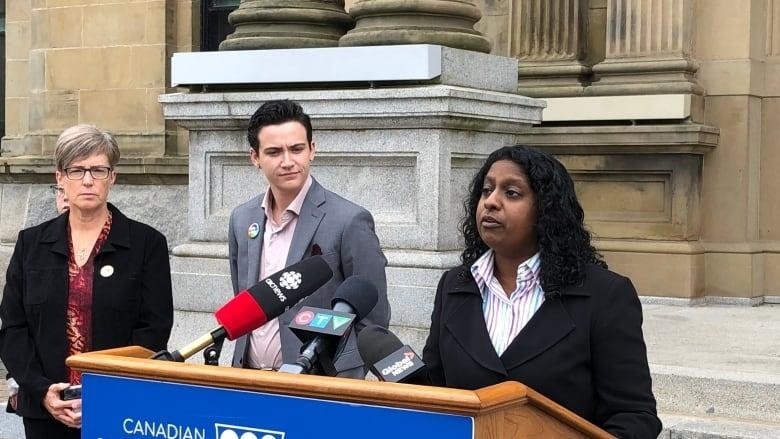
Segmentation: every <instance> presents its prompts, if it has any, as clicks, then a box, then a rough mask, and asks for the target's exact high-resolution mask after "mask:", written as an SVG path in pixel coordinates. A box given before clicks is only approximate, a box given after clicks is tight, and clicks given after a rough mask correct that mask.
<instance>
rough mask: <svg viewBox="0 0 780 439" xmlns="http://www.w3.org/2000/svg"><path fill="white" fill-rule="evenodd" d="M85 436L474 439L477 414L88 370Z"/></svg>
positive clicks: (103, 438) (99, 438)
mask: <svg viewBox="0 0 780 439" xmlns="http://www.w3.org/2000/svg"><path fill="white" fill-rule="evenodd" d="M82 398H83V400H82V403H83V418H82V419H83V423H82V433H81V437H82V438H84V439H114V438H134V439H140V438H157V439H329V438H336V439H352V438H354V439H358V438H359V439H365V438H369V439H399V438H414V437H430V438H439V437H440V438H447V439H472V438H473V437H474V422H473V420H472V418H470V417H467V416H459V415H448V414H441V413H431V412H423V411H417V410H409V409H399V408H389V407H381V406H374V405H365V404H353V403H344V402H337V401H328V400H322V399H311V398H303V397H294V396H284V395H273V394H268V393H257V392H250V391H243V390H232V389H223V388H214V387H205V386H196V385H189V384H176V383H168V382H160V381H150V380H140V379H134V378H123V377H114V376H107V375H95V374H84V376H83V391H82Z"/></svg>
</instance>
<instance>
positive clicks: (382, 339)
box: [358, 325, 431, 385]
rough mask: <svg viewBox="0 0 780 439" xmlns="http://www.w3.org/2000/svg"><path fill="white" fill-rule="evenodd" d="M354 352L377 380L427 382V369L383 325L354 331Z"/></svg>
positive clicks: (425, 383)
mask: <svg viewBox="0 0 780 439" xmlns="http://www.w3.org/2000/svg"><path fill="white" fill-rule="evenodd" d="M358 352H360V356H361V357H363V362H364V363H366V364H368V365H369V367H370V369H371V373H373V374H374V375H376V377H377V378H378V379H379V380H380V381H388V382H391V383H406V384H423V385H429V384H431V381H430V379H429V378H428V368H427V367H426V366H425V363H423V361H422V359H421V358H420V356H419V355H417V353H416V352H414V350H413V349H412V348H410V347H409V346H408V345H405V344H403V343H401V340H399V339H398V337H396V336H395V334H393V333H392V332H390V331H389V330H388V329H387V328H383V327H381V326H376V325H372V326H367V327H365V328H363V330H362V331H360V333H359V334H358Z"/></svg>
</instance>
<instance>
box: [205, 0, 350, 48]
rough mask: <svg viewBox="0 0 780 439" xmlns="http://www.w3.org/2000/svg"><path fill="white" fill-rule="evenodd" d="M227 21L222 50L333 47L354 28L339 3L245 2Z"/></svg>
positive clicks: (332, 0)
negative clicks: (232, 28)
mask: <svg viewBox="0 0 780 439" xmlns="http://www.w3.org/2000/svg"><path fill="white" fill-rule="evenodd" d="M228 20H229V21H230V24H232V25H233V26H235V28H236V30H235V32H233V33H232V34H230V35H228V37H227V38H226V39H225V41H223V42H222V43H221V44H220V45H219V50H249V49H291V48H302V47H334V46H338V41H339V38H341V36H342V35H344V33H345V32H346V31H347V30H348V29H350V28H351V27H352V25H353V24H354V22H353V21H352V17H350V16H349V14H347V13H346V11H344V2H343V1H338V0H253V1H246V0H244V1H242V2H241V4H240V5H239V6H238V9H236V10H235V11H233V12H231V13H230V15H229V16H228Z"/></svg>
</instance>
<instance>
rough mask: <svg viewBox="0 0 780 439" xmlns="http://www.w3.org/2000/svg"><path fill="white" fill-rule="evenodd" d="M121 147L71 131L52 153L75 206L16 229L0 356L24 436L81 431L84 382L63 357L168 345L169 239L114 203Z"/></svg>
mask: <svg viewBox="0 0 780 439" xmlns="http://www.w3.org/2000/svg"><path fill="white" fill-rule="evenodd" d="M119 156H120V153H119V147H118V145H117V142H116V140H115V139H114V138H113V136H111V134H109V133H107V132H105V131H102V130H100V129H98V128H97V127H94V126H91V125H76V126H74V127H71V128H68V129H66V130H65V131H64V132H63V133H62V134H61V135H60V136H59V138H58V139H57V144H56V147H55V151H54V158H55V165H56V177H57V186H58V187H59V188H61V189H62V193H63V196H64V197H65V198H66V199H67V201H68V205H69V209H68V210H67V211H65V212H64V213H62V214H61V215H60V216H58V217H57V218H54V219H52V220H50V221H47V222H44V223H43V224H40V225H38V226H35V227H31V228H29V229H26V230H22V231H21V232H19V236H18V238H17V241H16V246H15V248H14V252H13V255H12V256H11V261H10V263H9V265H8V271H7V272H6V285H5V290H4V291H3V298H2V302H1V303H0V319H2V326H0V358H1V359H2V361H3V363H4V364H5V366H6V368H7V369H8V372H9V374H10V375H11V376H13V377H14V378H15V379H16V381H17V382H18V383H19V394H18V397H17V404H16V411H17V413H18V414H19V415H21V416H22V417H23V418H24V428H25V435H26V437H27V438H28V439H36V438H45V439H50V438H78V437H80V434H81V430H80V428H81V399H80V397H78V398H76V399H67V398H66V399H63V398H62V397H61V392H62V391H63V390H65V389H66V388H68V387H69V386H73V385H78V384H81V374H80V373H79V372H78V371H76V370H73V369H70V368H68V367H67V366H66V365H65V358H67V357H68V356H70V355H75V354H79V353H82V352H88V351H94V350H101V349H109V348H114V347H120V346H129V345H139V346H143V347H145V348H147V349H150V350H152V351H158V350H163V349H165V348H166V347H167V343H168V338H169V336H170V332H171V327H172V325H173V299H172V292H171V274H170V265H169V261H168V244H167V242H166V240H165V237H164V236H163V235H162V234H161V233H160V232H158V231H157V230H155V229H153V228H152V227H150V226H148V225H146V224H142V223H140V222H137V221H134V220H131V219H129V218H127V217H126V216H125V215H124V214H122V212H120V211H119V209H117V208H116V207H115V206H113V205H112V204H110V203H109V202H108V195H109V192H110V189H111V187H113V185H114V183H115V182H116V178H117V172H116V166H117V164H118V163H119Z"/></svg>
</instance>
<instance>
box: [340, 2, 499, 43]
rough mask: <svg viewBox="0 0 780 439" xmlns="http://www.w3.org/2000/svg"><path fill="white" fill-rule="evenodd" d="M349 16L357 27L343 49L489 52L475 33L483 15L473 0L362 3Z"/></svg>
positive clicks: (344, 39) (479, 36) (346, 37)
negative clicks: (429, 47) (425, 47)
mask: <svg viewBox="0 0 780 439" xmlns="http://www.w3.org/2000/svg"><path fill="white" fill-rule="evenodd" d="M349 13H350V15H352V16H353V17H354V18H355V28H354V29H352V30H351V31H349V32H347V34H346V35H344V36H343V37H342V38H341V40H339V45H340V46H374V45H383V44H422V43H426V44H439V45H442V46H447V47H453V48H457V49H466V50H473V51H476V52H485V53H487V52H490V41H488V39H487V38H485V37H484V36H482V35H481V34H480V33H479V32H477V31H476V30H474V24H475V23H476V22H477V21H479V19H480V17H481V16H482V14H481V13H480V11H479V8H478V7H477V6H476V5H474V3H473V2H472V1H470V0H414V1H405V0H362V1H358V2H357V3H355V5H354V6H352V8H350V10H349Z"/></svg>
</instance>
